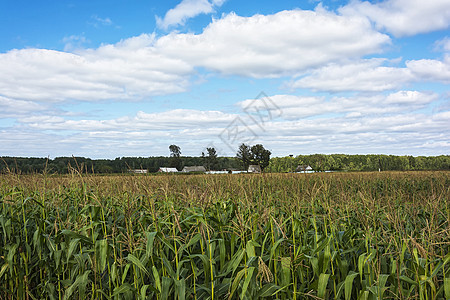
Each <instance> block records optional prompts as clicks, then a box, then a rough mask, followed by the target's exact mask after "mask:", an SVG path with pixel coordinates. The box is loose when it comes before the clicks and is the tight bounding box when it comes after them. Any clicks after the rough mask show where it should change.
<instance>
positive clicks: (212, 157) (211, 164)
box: [202, 147, 218, 170]
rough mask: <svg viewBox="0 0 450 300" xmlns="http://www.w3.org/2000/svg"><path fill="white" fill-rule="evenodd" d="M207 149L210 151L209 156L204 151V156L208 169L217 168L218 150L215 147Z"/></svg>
mask: <svg viewBox="0 0 450 300" xmlns="http://www.w3.org/2000/svg"><path fill="white" fill-rule="evenodd" d="M206 151H207V152H208V156H205V154H204V153H203V152H202V156H203V157H204V158H205V162H206V166H205V167H206V169H207V170H216V169H217V165H218V161H217V151H216V149H214V148H213V147H211V148H206Z"/></svg>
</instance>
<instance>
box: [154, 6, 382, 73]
mask: <svg viewBox="0 0 450 300" xmlns="http://www.w3.org/2000/svg"><path fill="white" fill-rule="evenodd" d="M389 42H390V39H389V37H388V36H386V35H384V34H381V33H379V32H377V31H374V30H373V29H372V27H371V24H370V23H369V22H368V20H367V19H365V18H361V17H358V16H351V17H344V16H339V15H336V14H334V13H331V12H328V11H326V10H324V9H323V8H321V7H318V8H317V10H316V11H304V10H293V11H282V12H279V13H276V14H274V15H267V16H265V15H255V16H252V17H240V16H237V15H236V14H233V13H231V14H228V15H226V16H224V17H223V18H221V19H219V20H215V21H213V22H212V23H211V24H210V25H209V26H208V27H207V28H205V30H204V31H203V32H202V33H201V34H192V33H188V34H177V33H171V34H169V35H167V36H163V37H161V38H160V39H158V41H157V42H156V43H155V46H156V47H157V48H158V49H160V50H161V51H162V52H163V53H165V54H167V55H170V56H171V57H176V58H178V59H182V60H184V61H189V62H191V63H193V64H194V65H196V66H199V67H205V68H207V69H212V70H215V71H218V72H221V73H224V74H237V75H243V76H250V77H256V78H261V77H277V76H283V75H292V74H296V73H298V72H301V71H304V70H306V69H308V68H311V67H318V66H321V65H323V64H326V63H329V62H332V61H336V60H341V59H348V58H359V57H361V56H363V55H367V54H371V53H375V52H380V51H381V50H382V47H383V46H385V45H386V44H388V43H389ZM180 49H183V50H182V51H180Z"/></svg>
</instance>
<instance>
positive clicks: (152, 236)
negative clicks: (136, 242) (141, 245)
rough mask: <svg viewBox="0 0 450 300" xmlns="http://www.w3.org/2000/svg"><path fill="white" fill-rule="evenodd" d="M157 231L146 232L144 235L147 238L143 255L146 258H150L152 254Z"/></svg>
mask: <svg viewBox="0 0 450 300" xmlns="http://www.w3.org/2000/svg"><path fill="white" fill-rule="evenodd" d="M157 233H158V232H156V231H154V232H146V233H145V237H146V238H147V247H146V248H145V255H146V256H147V258H150V256H152V255H153V244H154V241H155V237H156V234H157Z"/></svg>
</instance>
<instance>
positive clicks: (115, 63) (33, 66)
mask: <svg viewBox="0 0 450 300" xmlns="http://www.w3.org/2000/svg"><path fill="white" fill-rule="evenodd" d="M153 42H154V36H152V35H146V34H143V35H141V36H138V37H134V38H130V39H127V40H124V41H122V42H119V43H117V44H114V45H105V46H101V47H99V48H98V49H90V50H80V51H78V52H77V53H66V52H59V51H53V50H44V49H22V50H11V51H9V52H7V53H3V54H0V69H1V70H2V72H1V73H0V96H3V97H6V98H9V99H16V100H24V101H41V102H61V101H68V100H81V101H98V100H110V99H117V100H128V101H134V100H139V99H141V98H143V97H148V96H152V95H160V94H170V93H176V92H181V91H184V90H185V87H186V86H187V76H189V75H190V74H191V73H192V71H193V69H192V66H190V65H189V64H187V63H186V62H183V61H180V60H179V59H175V58H168V57H167V56H164V55H162V54H161V53H158V51H156V50H155V49H154V47H153V46H152V44H153Z"/></svg>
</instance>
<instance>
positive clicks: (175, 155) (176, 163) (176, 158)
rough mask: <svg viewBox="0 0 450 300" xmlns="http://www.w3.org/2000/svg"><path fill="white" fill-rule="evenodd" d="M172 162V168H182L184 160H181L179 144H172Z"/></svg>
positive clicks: (170, 147) (170, 163)
mask: <svg viewBox="0 0 450 300" xmlns="http://www.w3.org/2000/svg"><path fill="white" fill-rule="evenodd" d="M169 150H170V162H169V165H170V167H172V168H177V169H178V171H181V169H182V167H183V166H182V161H181V148H180V147H178V146H177V145H170V146H169Z"/></svg>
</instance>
